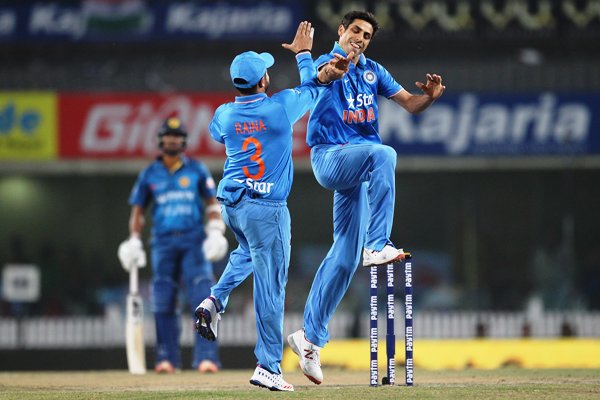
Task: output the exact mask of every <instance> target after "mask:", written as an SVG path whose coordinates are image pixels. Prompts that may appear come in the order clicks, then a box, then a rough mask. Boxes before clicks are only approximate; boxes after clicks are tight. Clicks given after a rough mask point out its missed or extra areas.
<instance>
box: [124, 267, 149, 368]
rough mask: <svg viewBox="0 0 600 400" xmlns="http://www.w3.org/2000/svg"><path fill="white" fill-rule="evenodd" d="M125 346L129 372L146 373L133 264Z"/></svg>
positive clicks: (140, 305)
mask: <svg viewBox="0 0 600 400" xmlns="http://www.w3.org/2000/svg"><path fill="white" fill-rule="evenodd" d="M125 345H126V348H127V365H128V366H129V372H130V373H132V374H136V375H141V374H145V373H146V348H145V346H144V303H143V301H142V296H140V294H139V291H138V266H137V263H136V262H134V263H133V265H132V266H131V269H130V271H129V295H127V321H126V323H125Z"/></svg>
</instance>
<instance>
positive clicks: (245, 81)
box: [229, 51, 275, 89]
mask: <svg viewBox="0 0 600 400" xmlns="http://www.w3.org/2000/svg"><path fill="white" fill-rule="evenodd" d="M274 63H275V59H274V58H273V56H272V55H270V54H269V53H260V54H258V53H256V52H254V51H247V52H245V53H242V54H238V55H237V56H236V57H235V58H234V59H233V62H232V63H231V68H229V73H230V75H231V81H232V82H233V86H235V87H237V88H241V89H248V88H251V87H253V86H255V85H256V84H257V83H258V81H260V80H261V78H262V77H263V76H265V73H266V72H267V68H269V67H271V66H272V65H273V64H274Z"/></svg>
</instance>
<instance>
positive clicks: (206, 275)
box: [182, 235, 221, 372]
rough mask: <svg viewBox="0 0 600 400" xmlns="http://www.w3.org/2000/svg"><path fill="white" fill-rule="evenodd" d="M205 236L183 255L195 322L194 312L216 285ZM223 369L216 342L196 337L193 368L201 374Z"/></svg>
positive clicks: (185, 281) (194, 242)
mask: <svg viewBox="0 0 600 400" xmlns="http://www.w3.org/2000/svg"><path fill="white" fill-rule="evenodd" d="M203 238H204V236H203V235H201V236H200V237H198V238H197V240H194V241H192V242H190V243H187V244H186V246H185V251H184V253H183V260H182V267H183V282H184V284H185V288H186V290H187V298H188V302H189V304H190V306H191V315H192V317H193V322H195V321H196V315H195V314H194V311H195V309H196V306H197V305H198V304H200V302H201V301H202V300H204V299H205V298H206V297H208V296H209V295H210V288H211V286H212V285H213V283H214V274H213V269H212V264H211V263H210V262H208V261H206V259H205V258H204V253H203V251H202V239H203ZM220 367H221V362H220V360H219V348H218V344H217V342H216V341H209V340H207V339H205V338H203V337H202V336H200V335H196V336H195V342H194V350H193V354H192V368H194V369H200V370H201V372H216V371H217V370H218V369H219V368H220Z"/></svg>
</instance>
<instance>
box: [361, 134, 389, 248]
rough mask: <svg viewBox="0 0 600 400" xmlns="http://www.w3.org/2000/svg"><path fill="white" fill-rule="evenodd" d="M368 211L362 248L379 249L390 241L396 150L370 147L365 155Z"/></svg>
mask: <svg viewBox="0 0 600 400" xmlns="http://www.w3.org/2000/svg"><path fill="white" fill-rule="evenodd" d="M369 160H370V165H371V168H370V170H371V179H369V190H368V197H369V209H370V211H371V217H370V219H369V224H368V226H367V237H366V242H365V247H367V248H369V249H374V250H377V251H379V250H381V249H383V247H384V246H385V245H386V244H388V243H389V242H390V235H391V233H392V223H393V221H394V199H395V198H396V184H395V177H396V172H395V171H396V160H397V154H396V150H394V149H393V148H391V147H389V146H385V145H373V146H372V148H371V151H370V153H369Z"/></svg>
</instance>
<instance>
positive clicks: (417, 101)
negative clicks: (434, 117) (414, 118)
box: [391, 74, 446, 114]
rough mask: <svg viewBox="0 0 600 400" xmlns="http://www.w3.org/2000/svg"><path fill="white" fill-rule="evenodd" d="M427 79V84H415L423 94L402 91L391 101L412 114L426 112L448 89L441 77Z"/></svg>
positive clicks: (431, 76) (430, 76)
mask: <svg viewBox="0 0 600 400" xmlns="http://www.w3.org/2000/svg"><path fill="white" fill-rule="evenodd" d="M426 77H427V82H426V83H423V82H415V85H416V86H417V87H418V88H419V89H421V91H422V92H423V94H421V95H415V94H411V93H410V92H408V91H406V90H401V91H399V92H398V93H396V94H395V95H394V96H392V98H391V99H392V100H394V101H395V102H396V103H397V104H399V105H400V106H402V107H403V108H404V109H405V110H406V111H408V112H409V113H411V114H418V113H420V112H422V111H425V110H426V109H427V107H429V106H430V105H431V104H433V102H434V101H435V100H437V99H438V98H439V97H440V96H441V95H442V93H444V90H445V89H446V86H444V85H443V84H442V77H441V75H437V74H427V75H426Z"/></svg>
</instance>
